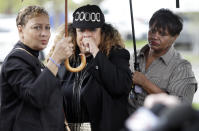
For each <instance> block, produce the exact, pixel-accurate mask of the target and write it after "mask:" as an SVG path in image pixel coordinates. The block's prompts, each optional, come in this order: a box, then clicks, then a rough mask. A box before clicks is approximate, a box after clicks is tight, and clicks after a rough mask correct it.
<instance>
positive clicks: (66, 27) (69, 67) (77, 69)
mask: <svg viewBox="0 0 199 131" xmlns="http://www.w3.org/2000/svg"><path fill="white" fill-rule="evenodd" d="M67 4H68V2H67V0H65V37H67V36H68V19H67V17H68V16H67V15H68V13H67V10H68V9H67V7H68V6H67ZM80 55H81V64H80V65H79V66H78V67H76V68H73V67H71V66H70V63H69V59H68V58H67V59H66V60H65V62H64V65H65V67H66V69H67V70H68V71H70V72H79V71H81V70H83V69H84V67H85V66H86V56H85V55H84V54H80Z"/></svg>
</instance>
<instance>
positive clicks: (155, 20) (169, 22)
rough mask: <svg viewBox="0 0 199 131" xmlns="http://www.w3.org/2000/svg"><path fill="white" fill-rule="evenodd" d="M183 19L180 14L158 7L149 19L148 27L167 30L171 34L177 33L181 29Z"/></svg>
mask: <svg viewBox="0 0 199 131" xmlns="http://www.w3.org/2000/svg"><path fill="white" fill-rule="evenodd" d="M182 22H183V20H182V18H181V17H180V16H178V15H176V14H174V13H173V12H172V11H170V10H169V9H163V8H162V9H160V10H158V11H156V12H155V13H154V14H153V16H152V17H151V19H150V21H149V27H152V26H153V27H155V28H156V30H160V29H162V30H167V31H168V33H169V34H170V35H171V36H175V35H179V34H180V32H181V31H182V28H183V24H182Z"/></svg>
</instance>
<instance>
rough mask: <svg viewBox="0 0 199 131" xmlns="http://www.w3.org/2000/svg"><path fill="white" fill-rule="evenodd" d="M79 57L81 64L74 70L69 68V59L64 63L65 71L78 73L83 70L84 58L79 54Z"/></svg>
mask: <svg viewBox="0 0 199 131" xmlns="http://www.w3.org/2000/svg"><path fill="white" fill-rule="evenodd" d="M80 57H81V64H80V65H79V66H78V67H76V68H73V67H71V66H70V64H69V59H66V60H65V62H64V65H65V67H66V69H67V70H69V71H70V72H79V71H81V70H83V69H84V67H85V66H86V57H85V55H84V54H80Z"/></svg>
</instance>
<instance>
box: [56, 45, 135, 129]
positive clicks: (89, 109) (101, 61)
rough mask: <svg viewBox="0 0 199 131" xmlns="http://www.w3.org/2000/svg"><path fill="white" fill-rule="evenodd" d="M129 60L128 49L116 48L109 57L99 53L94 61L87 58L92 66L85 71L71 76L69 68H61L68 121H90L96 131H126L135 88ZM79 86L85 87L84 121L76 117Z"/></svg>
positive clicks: (82, 91)
mask: <svg viewBox="0 0 199 131" xmlns="http://www.w3.org/2000/svg"><path fill="white" fill-rule="evenodd" d="M129 58H130V54H129V52H128V51H127V50H126V49H120V48H113V49H112V50H111V51H110V54H109V56H108V57H107V56H106V55H105V54H104V53H102V52H98V54H97V55H96V57H95V58H94V59H93V58H91V60H90V59H87V61H88V65H87V67H86V69H84V70H83V71H82V72H78V73H71V72H68V71H66V69H65V67H62V68H60V70H59V76H60V77H61V78H62V80H63V86H62V90H63V93H64V103H65V111H66V117H67V120H68V122H72V123H73V122H78V121H79V122H88V121H89V122H91V128H92V131H119V130H120V129H121V128H123V126H124V122H125V120H126V119H127V117H128V94H129V92H130V89H131V85H132V80H131V71H130V69H129ZM71 65H73V64H72V63H71ZM85 70H86V71H85ZM85 72H86V73H87V75H85V74H86V73H85ZM83 75H84V76H83ZM81 76H83V77H81ZM77 77H79V80H76V78H77ZM77 82H78V83H77ZM74 84H76V86H75V87H74ZM78 86H79V88H81V90H80V92H81V96H80V98H81V104H80V105H81V112H82V113H81V115H82V116H83V118H80V119H77V117H76V116H75V114H76V112H75V110H76V109H74V108H73V107H74V102H73V99H74V98H73V94H74V92H73V88H76V87H78Z"/></svg>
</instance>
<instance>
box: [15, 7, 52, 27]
mask: <svg viewBox="0 0 199 131" xmlns="http://www.w3.org/2000/svg"><path fill="white" fill-rule="evenodd" d="M40 15H46V16H48V17H49V15H48V12H47V11H46V10H45V9H44V8H43V7H40V6H37V5H33V6H27V7H25V8H23V9H21V10H20V11H19V12H18V15H17V18H16V25H17V26H18V25H21V26H24V25H26V23H27V22H28V20H29V19H31V18H34V17H38V16H40Z"/></svg>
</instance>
